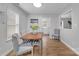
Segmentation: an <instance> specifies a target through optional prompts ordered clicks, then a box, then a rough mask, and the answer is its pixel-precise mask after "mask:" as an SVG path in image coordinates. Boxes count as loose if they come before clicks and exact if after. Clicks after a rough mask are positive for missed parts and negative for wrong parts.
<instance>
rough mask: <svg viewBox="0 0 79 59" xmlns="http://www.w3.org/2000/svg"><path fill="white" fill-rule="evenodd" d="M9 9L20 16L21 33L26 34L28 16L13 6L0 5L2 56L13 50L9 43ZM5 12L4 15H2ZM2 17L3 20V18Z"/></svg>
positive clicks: (0, 52)
mask: <svg viewBox="0 0 79 59" xmlns="http://www.w3.org/2000/svg"><path fill="white" fill-rule="evenodd" d="M7 9H10V10H12V11H14V12H16V13H17V14H19V16H20V18H19V19H20V20H19V21H20V32H23V33H24V32H26V29H27V14H26V13H25V12H24V11H23V10H21V9H20V8H18V7H16V6H14V5H13V4H7V3H6V4H0V55H3V54H5V53H6V52H7V51H9V50H10V49H11V48H12V43H11V41H7V42H6V40H7ZM1 12H3V14H1ZM1 15H2V18H1Z"/></svg>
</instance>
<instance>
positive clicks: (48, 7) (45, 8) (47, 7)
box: [19, 3, 69, 14]
mask: <svg viewBox="0 0 79 59" xmlns="http://www.w3.org/2000/svg"><path fill="white" fill-rule="evenodd" d="M68 5H69V4H68V3H42V7H40V8H36V7H35V6H33V4H32V3H20V4H19V6H20V7H21V8H22V9H24V10H25V11H26V12H28V13H29V14H60V13H61V12H62V11H63V10H64V8H66V7H67V6H68Z"/></svg>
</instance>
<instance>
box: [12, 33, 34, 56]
mask: <svg viewBox="0 0 79 59" xmlns="http://www.w3.org/2000/svg"><path fill="white" fill-rule="evenodd" d="M17 39H18V35H17V34H16V33H15V34H13V35H12V43H13V48H14V51H15V54H16V55H22V54H24V53H27V52H30V51H31V52H32V50H33V47H32V46H26V45H25V44H20V45H19V44H18V40H17ZM32 54H33V53H32Z"/></svg>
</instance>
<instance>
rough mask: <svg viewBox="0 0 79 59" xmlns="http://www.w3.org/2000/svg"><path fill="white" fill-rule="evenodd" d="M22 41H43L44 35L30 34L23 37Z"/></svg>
mask: <svg viewBox="0 0 79 59" xmlns="http://www.w3.org/2000/svg"><path fill="white" fill-rule="evenodd" d="M21 39H23V40H40V39H42V34H41V33H36V34H32V33H28V34H25V35H23V36H22V37H21Z"/></svg>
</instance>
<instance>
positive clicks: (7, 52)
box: [1, 48, 13, 56]
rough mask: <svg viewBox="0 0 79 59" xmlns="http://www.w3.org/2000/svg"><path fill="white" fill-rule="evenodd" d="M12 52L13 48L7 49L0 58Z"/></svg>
mask: <svg viewBox="0 0 79 59" xmlns="http://www.w3.org/2000/svg"><path fill="white" fill-rule="evenodd" d="M12 50H13V48H11V49H9V50H8V51H6V52H5V53H3V54H2V55H1V56H7V55H8V54H9V53H10V52H11V51H12Z"/></svg>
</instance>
